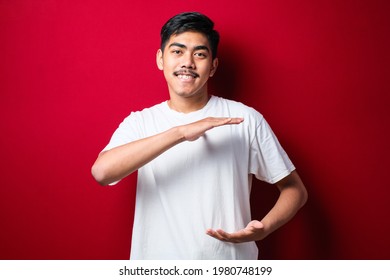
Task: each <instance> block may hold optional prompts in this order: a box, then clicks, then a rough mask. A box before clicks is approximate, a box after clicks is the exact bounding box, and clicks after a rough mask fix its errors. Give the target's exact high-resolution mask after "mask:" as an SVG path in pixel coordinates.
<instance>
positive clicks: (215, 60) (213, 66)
mask: <svg viewBox="0 0 390 280" xmlns="http://www.w3.org/2000/svg"><path fill="white" fill-rule="evenodd" d="M217 68H218V58H214V60H213V62H212V66H211V69H210V77H212V76H214V74H215V71H217Z"/></svg>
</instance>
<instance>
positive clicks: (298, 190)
mask: <svg viewBox="0 0 390 280" xmlns="http://www.w3.org/2000/svg"><path fill="white" fill-rule="evenodd" d="M277 186H278V188H279V190H280V196H279V198H278V200H277V202H276V203H275V205H274V207H273V208H272V209H271V210H270V211H269V212H268V214H267V215H266V216H265V217H264V218H263V219H262V220H261V222H262V223H263V225H264V236H262V237H261V239H263V238H265V237H266V236H267V235H269V234H270V233H272V232H273V231H275V230H276V229H278V228H279V227H281V226H282V225H284V224H285V223H287V222H288V221H290V220H291V219H292V218H293V217H294V216H295V214H296V213H297V212H298V210H299V209H300V208H301V207H302V206H303V205H304V204H305V203H306V201H307V191H306V188H305V186H304V185H303V183H302V181H301V179H300V177H299V175H298V174H297V173H296V171H293V172H292V173H291V174H290V175H289V176H288V177H287V178H286V179H285V180H282V181H281V182H278V183H277Z"/></svg>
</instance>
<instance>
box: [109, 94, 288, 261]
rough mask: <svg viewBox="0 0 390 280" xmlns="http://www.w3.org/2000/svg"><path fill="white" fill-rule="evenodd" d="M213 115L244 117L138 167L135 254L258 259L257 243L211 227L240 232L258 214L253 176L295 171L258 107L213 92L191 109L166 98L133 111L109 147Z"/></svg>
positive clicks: (139, 256)
mask: <svg viewBox="0 0 390 280" xmlns="http://www.w3.org/2000/svg"><path fill="white" fill-rule="evenodd" d="M206 117H243V118H244V121H243V122H242V123H241V124H238V125H226V126H221V127H217V128H214V129H211V130H209V131H207V132H206V133H205V135H204V136H202V137H201V138H199V139H197V140H196V141H193V142H182V143H180V144H178V145H176V146H174V147H172V148H171V149H169V150H168V151H166V152H164V153H163V154H161V155H160V156H159V157H157V158H156V159H154V160H153V161H151V162H150V163H148V164H146V165H145V166H143V167H142V168H140V169H139V170H138V183H137V193H136V208H135V217H134V225H133V236H132V245H131V256H130V258H131V259H219V260H222V259H257V255H258V250H257V246H256V243H255V242H247V243H241V244H233V243H228V242H222V241H219V240H217V239H214V238H212V237H210V236H208V235H207V234H206V233H205V232H206V229H208V228H213V229H218V228H222V229H223V230H226V231H227V232H235V231H237V230H240V229H242V228H245V227H246V225H247V224H248V223H249V222H250V221H251V220H252V219H251V212H250V204H249V201H250V190H251V183H252V174H254V175H255V176H256V177H257V178H258V179H260V180H263V181H266V182H269V183H275V182H277V181H279V180H281V179H282V178H284V177H285V176H287V175H288V174H290V173H291V172H292V171H293V170H294V169H295V167H294V165H293V164H292V162H291V161H290V159H289V158H288V156H287V155H286V153H285V151H284V150H283V149H282V147H281V146H280V144H279V142H278V140H277V138H276V137H275V135H274V134H273V132H272V130H271V128H270V127H269V125H268V124H267V122H266V121H265V119H264V118H263V116H262V115H261V114H260V113H258V112H257V111H256V110H254V109H253V108H250V107H248V106H245V105H244V104H242V103H239V102H235V101H231V100H227V99H224V98H220V97H216V96H212V97H211V98H210V100H209V102H208V103H207V104H206V106H205V107H203V108H202V109H201V110H198V111H195V112H191V113H188V114H184V113H179V112H177V111H174V110H171V109H170V108H169V106H168V103H167V102H166V101H165V102H163V103H160V104H158V105H155V106H153V107H151V108H147V109H144V110H142V111H140V112H133V113H131V114H130V116H128V117H127V118H126V119H125V120H124V121H123V122H122V123H121V124H120V126H119V127H118V129H117V130H116V131H115V133H114V134H113V136H112V139H111V141H110V143H109V144H108V146H107V147H106V148H105V149H104V150H109V149H111V148H114V147H116V146H120V145H123V144H126V143H128V142H131V141H134V140H137V139H141V138H145V137H148V136H151V135H155V134H157V133H160V132H163V131H165V130H168V129H170V128H172V127H174V126H179V125H184V124H188V123H191V122H195V121H198V120H200V119H203V118H206ZM256 218H257V219H261V218H262V217H254V219H256Z"/></svg>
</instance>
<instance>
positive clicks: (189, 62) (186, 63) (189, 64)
mask: <svg viewBox="0 0 390 280" xmlns="http://www.w3.org/2000/svg"><path fill="white" fill-rule="evenodd" d="M182 58H183V60H182V65H181V68H188V69H195V63H194V57H193V56H192V54H186V55H184V56H183V57H182Z"/></svg>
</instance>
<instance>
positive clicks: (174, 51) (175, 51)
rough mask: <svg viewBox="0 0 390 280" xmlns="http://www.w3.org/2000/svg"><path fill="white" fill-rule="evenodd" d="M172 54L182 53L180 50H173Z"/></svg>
mask: <svg viewBox="0 0 390 280" xmlns="http://www.w3.org/2000/svg"><path fill="white" fill-rule="evenodd" d="M172 53H173V54H180V53H181V51H180V50H172Z"/></svg>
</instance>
